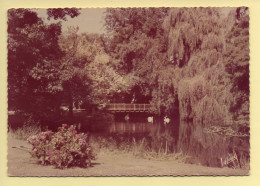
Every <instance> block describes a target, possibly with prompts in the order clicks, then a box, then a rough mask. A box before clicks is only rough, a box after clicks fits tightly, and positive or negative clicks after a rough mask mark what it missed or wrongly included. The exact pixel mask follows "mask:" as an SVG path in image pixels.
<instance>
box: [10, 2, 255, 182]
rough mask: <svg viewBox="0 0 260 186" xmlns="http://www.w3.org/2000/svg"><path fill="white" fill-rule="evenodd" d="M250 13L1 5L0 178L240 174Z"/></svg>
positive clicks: (246, 160)
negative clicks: (0, 107) (4, 121)
mask: <svg viewBox="0 0 260 186" xmlns="http://www.w3.org/2000/svg"><path fill="white" fill-rule="evenodd" d="M249 18H250V8H248V7H246V6H239V7H189V8H187V7H178V8H177V7H158V8H155V7H147V8H138V7H136V8H45V9H42V8H10V9H8V11H7V19H8V20H7V27H8V28H7V42H8V46H7V52H8V59H7V64H8V68H7V72H8V78H7V83H8V85H7V86H8V134H7V138H8V155H7V160H8V163H7V167H8V176H15V177H17V176H26V177H31V176H70V177H71V176H87V177H88V176H195V175H200V176H202V175H207V176H223V175H224V176H235V175H239V176H246V175H249V171H250V119H249V115H250V112H249V106H250V102H249V90H250V86H249V73H250V72H249V64H250V53H249V38H250V34H249V26H250V24H249Z"/></svg>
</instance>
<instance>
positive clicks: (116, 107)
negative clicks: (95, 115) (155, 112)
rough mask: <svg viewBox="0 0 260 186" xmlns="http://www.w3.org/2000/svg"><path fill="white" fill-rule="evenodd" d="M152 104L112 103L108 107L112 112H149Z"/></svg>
mask: <svg viewBox="0 0 260 186" xmlns="http://www.w3.org/2000/svg"><path fill="white" fill-rule="evenodd" d="M150 109H151V105H150V104H130V103H112V104H108V105H107V106H106V110H110V111H149V110H150Z"/></svg>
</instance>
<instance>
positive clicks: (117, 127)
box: [107, 121, 154, 134]
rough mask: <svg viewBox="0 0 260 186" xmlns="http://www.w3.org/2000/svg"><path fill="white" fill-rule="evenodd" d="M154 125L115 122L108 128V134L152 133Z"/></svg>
mask: <svg viewBox="0 0 260 186" xmlns="http://www.w3.org/2000/svg"><path fill="white" fill-rule="evenodd" d="M153 125H154V124H152V123H148V122H126V121H114V122H112V123H111V124H110V125H109V126H108V128H107V132H109V133H118V134H137V133H139V134H140V133H150V132H151V128H152V126H153Z"/></svg>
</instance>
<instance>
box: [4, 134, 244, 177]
mask: <svg viewBox="0 0 260 186" xmlns="http://www.w3.org/2000/svg"><path fill="white" fill-rule="evenodd" d="M20 146H24V147H29V145H28V143H27V142H26V141H22V140H17V139H14V138H12V137H11V135H8V175H9V176H152V175H157V176H158V175H161V176H167V175H174V176H177V175H247V174H248V171H247V170H238V169H237V170H235V169H229V168H210V167H203V166H199V165H191V164H183V163H178V162H176V161H173V160H170V161H166V160H164V161H157V160H147V159H141V158H135V157H133V156H131V155H128V154H115V153H100V154H99V155H98V157H97V160H95V161H94V162H93V163H94V165H93V167H90V168H87V169H83V168H70V169H64V170H60V169H55V168H53V167H52V166H42V165H38V164H37V163H36V161H35V160H33V159H31V158H30V154H29V153H28V152H27V151H23V150H20V149H17V148H13V147H20Z"/></svg>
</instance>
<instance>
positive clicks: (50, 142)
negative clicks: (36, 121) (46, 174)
mask: <svg viewBox="0 0 260 186" xmlns="http://www.w3.org/2000/svg"><path fill="white" fill-rule="evenodd" d="M28 142H29V143H30V144H31V145H32V146H33V148H32V151H31V155H32V157H35V158H38V159H40V160H41V162H42V164H50V165H54V166H55V167H56V168H67V167H72V166H79V167H88V166H90V165H91V160H92V159H94V158H95V155H94V153H93V149H92V147H91V146H90V145H89V143H88V136H87V135H86V134H84V133H77V131H76V129H75V127H74V126H70V127H68V126H67V125H66V124H63V125H62V127H59V130H58V132H56V133H53V132H51V131H46V132H41V133H39V134H37V135H34V136H30V137H29V138H28Z"/></svg>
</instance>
